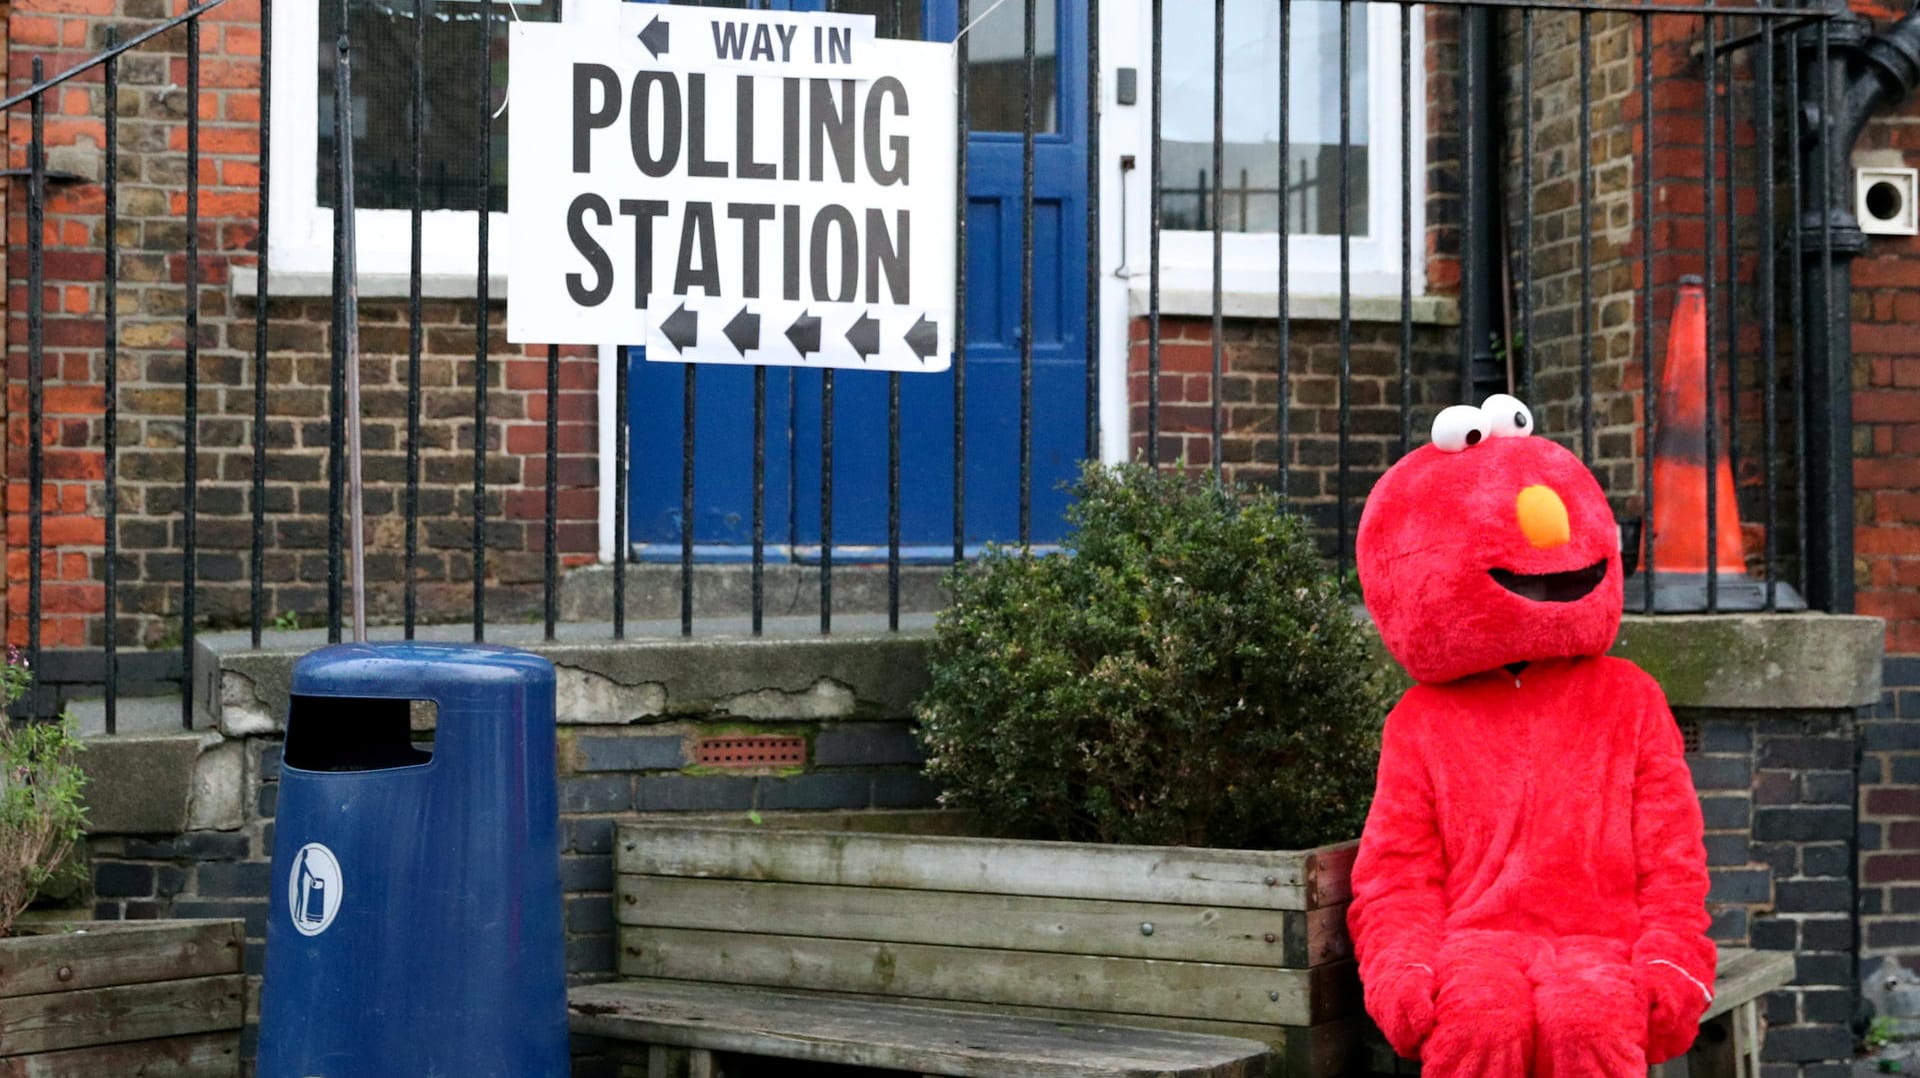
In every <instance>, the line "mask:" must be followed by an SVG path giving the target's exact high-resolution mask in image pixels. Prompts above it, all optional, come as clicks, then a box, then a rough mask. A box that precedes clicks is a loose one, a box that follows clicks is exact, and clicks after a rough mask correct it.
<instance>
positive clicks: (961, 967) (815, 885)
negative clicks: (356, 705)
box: [615, 813, 1366, 1076]
mask: <svg viewBox="0 0 1920 1078" xmlns="http://www.w3.org/2000/svg"><path fill="white" fill-rule="evenodd" d="M962 823H963V821H960V820H958V819H957V818H956V817H954V816H953V815H951V814H944V813H851V814H825V815H806V816H793V817H780V816H769V817H767V818H766V819H765V820H763V822H762V823H760V824H753V823H751V822H748V821H745V820H742V819H740V818H739V817H732V818H729V819H726V820H719V819H714V818H689V817H685V816H680V817H677V818H675V817H663V818H650V819H643V820H641V821H639V822H635V823H629V824H623V825H622V826H621V827H620V829H619V834H618V847H619V849H618V855H617V861H616V866H617V869H618V871H619V874H620V875H619V881H618V884H617V888H618V893H617V896H616V899H615V907H616V910H617V912H618V917H619V921H620V973H621V974H622V975H623V976H625V977H630V978H643V979H664V980H680V981H706V982H717V983H725V984H736V985H756V986H761V987H768V988H780V989H798V990H805V991H815V992H823V993H831V994H834V995H839V996H851V997H882V998H887V999H912V1000H920V1001H925V1002H930V1003H936V1004H939V1005H942V1006H951V1007H955V1008H960V1009H969V1010H991V1011H1005V1012H1008V1013H1019V1014H1031V1015H1046V1016H1055V1017H1060V1018H1064V1019H1070V1020H1077V1021H1097V1022H1107V1023H1114V1024H1127V1025H1138V1026H1149V1027H1158V1028H1165V1029H1180V1030H1190V1031H1193V1032H1203V1033H1218V1034H1223V1035H1228V1036H1235V1037H1246V1038H1250V1039H1253V1040H1258V1041H1262V1042H1265V1043H1267V1044H1269V1045H1272V1046H1273V1048H1274V1050H1275V1052H1276V1053H1278V1054H1279V1057H1280V1059H1281V1061H1282V1064H1283V1066H1282V1068H1281V1073H1283V1074H1286V1075H1295V1076H1299V1075H1326V1074H1338V1073H1342V1072H1343V1071H1344V1070H1345V1069H1346V1068H1347V1065H1348V1061H1349V1058H1350V1057H1351V1058H1352V1059H1353V1060H1354V1061H1355V1062H1356V1063H1357V1062H1358V1061H1359V1058H1360V1053H1359V1052H1358V1051H1357V1048H1356V1045H1357V1042H1358V1041H1359V1040H1360V1037H1361V1035H1362V1033H1363V1031H1364V1030H1365V1028H1366V1025H1365V1019H1364V1015H1363V1011H1362V1008H1361V1000H1360V986H1359V980H1358V977H1357V975H1356V972H1355V968H1354V963H1353V960H1352V953H1353V949H1352V945H1351V942H1350V941H1349V939H1348V937H1347V930H1346V910H1347V903H1348V901H1349V899H1350V897H1351V889H1350V883H1349V874H1350V872H1351V869H1352V865H1353V855H1354V851H1355V849H1356V845H1357V844H1356V843H1351V842H1349V843H1344V844H1341V845H1337V846H1328V847H1324V848H1322V849H1318V850H1303V851H1281V852H1271V853H1269V852H1259V851H1248V850H1200V849H1186V848H1179V847H1155V846H1094V845H1079V844H1069V843H1053V842H1018V841H1006V840H997V839H978V838H969V837H965V836H964V835H959V834H952V833H948V834H938V833H928V832H941V831H946V832H953V831H955V830H956V829H958V827H959V826H960V825H962Z"/></svg>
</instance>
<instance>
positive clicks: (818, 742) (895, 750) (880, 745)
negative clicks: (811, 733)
mask: <svg viewBox="0 0 1920 1078" xmlns="http://www.w3.org/2000/svg"><path fill="white" fill-rule="evenodd" d="M925 758H926V754H925V753H924V752H922V751H921V749H920V742H919V741H918V740H916V739H915V738H914V736H913V731H912V730H911V729H909V728H908V727H906V726H903V725H895V724H887V725H861V726H840V727H835V728H833V729H828V730H822V731H820V733H819V735H818V736H816V737H815V738H814V739H813V762H814V763H816V764H819V765H820V766H821V767H885V766H888V765H900V764H918V763H920V762H921V761H922V760H924V759H925Z"/></svg>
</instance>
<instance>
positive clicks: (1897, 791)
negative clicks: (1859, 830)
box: [1866, 786, 1920, 817]
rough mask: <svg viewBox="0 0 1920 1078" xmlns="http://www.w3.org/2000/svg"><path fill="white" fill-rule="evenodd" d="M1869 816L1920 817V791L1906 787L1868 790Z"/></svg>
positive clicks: (1884, 787) (1883, 787)
mask: <svg viewBox="0 0 1920 1078" xmlns="http://www.w3.org/2000/svg"><path fill="white" fill-rule="evenodd" d="M1866 814H1867V815H1868V816H1915V817H1920V790H1915V789H1908V788H1905V787H1887V786H1881V787H1874V788H1871V789H1869V790H1867V812H1866Z"/></svg>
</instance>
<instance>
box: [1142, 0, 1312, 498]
mask: <svg viewBox="0 0 1920 1078" xmlns="http://www.w3.org/2000/svg"><path fill="white" fill-rule="evenodd" d="M1163 4H1164V0H1153V5H1152V7H1153V12H1152V18H1153V27H1152V40H1151V42H1150V44H1149V50H1150V52H1151V57H1150V60H1149V66H1150V67H1151V68H1152V76H1153V77H1152V79H1151V81H1152V83H1153V94H1152V112H1153V115H1152V117H1151V118H1150V120H1149V121H1148V123H1149V131H1148V146H1149V147H1150V149H1151V150H1152V153H1151V154H1150V155H1149V156H1151V157H1152V159H1153V167H1152V171H1153V182H1152V184H1151V189H1152V191H1151V197H1150V199H1149V201H1148V203H1147V465H1148V466H1149V467H1158V466H1159V464H1160V231H1161V214H1160V198H1161V195H1162V193H1163V188H1164V187H1165V180H1166V170H1165V168H1164V166H1163V165H1162V163H1161V160H1160V156H1161V155H1160V146H1161V124H1162V122H1163V120H1164V115H1163V113H1164V106H1165V92H1164V89H1163V87H1162V86H1161V83H1162V81H1163V80H1162V77H1161V76H1162V74H1163V71H1164V68H1165V56H1164V55H1163V54H1164V52H1165V41H1164V34H1163V33H1162V26H1161V8H1162V6H1163ZM1287 12H1288V0H1280V17H1281V26H1282V27H1283V28H1284V27H1285V25H1286V17H1287ZM1285 32H1286V31H1285V30H1284V29H1282V31H1281V33H1282V35H1283V36H1284V35H1285ZM1280 55H1281V56H1282V57H1283V59H1282V60H1281V61H1280V62H1281V65H1282V66H1281V68H1280V86H1281V89H1280V96H1281V99H1282V100H1283V101H1284V100H1285V98H1286V93H1287V91H1286V84H1287V75H1286V67H1285V64H1286V60H1285V59H1284V57H1285V56H1286V50H1285V49H1284V48H1283V49H1282V50H1281V52H1280ZM1286 115H1287V112H1286V109H1284V108H1283V109H1281V110H1280V116H1281V120H1280V122H1281V124H1283V125H1284V124H1285V123H1286V122H1287V121H1286ZM1286 130H1287V129H1286V128H1285V127H1284V126H1282V127H1281V128H1280V147H1281V149H1280V153H1281V154H1282V156H1283V157H1284V155H1285V154H1286V152H1287V151H1286V143H1287V134H1286ZM1282 216H1283V217H1284V216H1285V215H1284V214H1282ZM1282 242H1283V243H1284V242H1285V240H1284V237H1283V239H1282ZM1286 261H1287V260H1286V257H1285V255H1284V254H1283V255H1282V256H1281V259H1280V264H1281V265H1283V266H1284V265H1286ZM1286 294H1287V292H1286V289H1285V288H1284V287H1282V288H1281V290H1280V295H1281V297H1282V298H1281V303H1282V304H1284V303H1285V302H1286V299H1285V297H1286ZM1283 321H1284V320H1283ZM1283 336H1284V331H1283ZM1285 407H1286V404H1285V397H1284V396H1283V397H1282V398H1281V408H1282V410H1283V411H1284V409H1285Z"/></svg>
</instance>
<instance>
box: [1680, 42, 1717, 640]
mask: <svg viewBox="0 0 1920 1078" xmlns="http://www.w3.org/2000/svg"><path fill="white" fill-rule="evenodd" d="M1704 23H1705V25H1704V26H1703V27H1702V29H1703V30H1704V31H1705V33H1706V40H1705V43H1704V46H1703V47H1704V48H1705V50H1706V52H1705V58H1704V59H1703V61H1702V64H1701V66H1702V69H1703V70H1704V72H1705V74H1706V80H1707V87H1706V90H1707V93H1706V102H1705V108H1706V113H1707V115H1706V124H1705V126H1704V127H1703V128H1702V132H1703V138H1702V140H1701V142H1702V146H1703V149H1704V151H1705V154H1706V169H1707V182H1706V191H1705V192H1704V193H1703V197H1704V199H1705V212H1704V213H1703V214H1701V219H1702V222H1703V223H1704V224H1705V226H1706V236H1705V240H1704V242H1705V245H1706V249H1705V251H1704V252H1703V257H1704V260H1705V263H1706V275H1705V278H1706V279H1705V282H1704V283H1705V286H1706V290H1707V307H1706V322H1707V330H1706V338H1707V355H1706V363H1705V364H1704V366H1705V368H1706V372H1705V377H1706V382H1707V384H1706V399H1707V417H1706V428H1707V430H1706V433H1707V464H1706V483H1707V557H1706V563H1707V613H1709V614H1711V613H1715V612H1716V611H1718V610H1719V609H1720V529H1719V520H1718V519H1717V517H1718V510H1719V505H1720V484H1719V483H1718V482H1716V481H1715V478H1714V477H1715V476H1716V475H1717V474H1718V472H1717V470H1716V469H1717V468H1718V466H1719V463H1720V413H1719V407H1718V406H1719V402H1718V400H1717V399H1716V394H1715V393H1714V369H1713V357H1714V347H1713V330H1714V325H1715V323H1716V321H1717V319H1715V318H1714V308H1715V306H1716V304H1717V303H1718V302H1719V298H1718V297H1717V296H1716V295H1715V292H1717V291H1718V285H1719V283H1720V282H1719V278H1718V267H1717V265H1716V263H1717V262H1718V259H1717V258H1715V257H1714V256H1715V248H1716V247H1717V246H1718V243H1717V242H1716V239H1717V238H1716V236H1715V235H1714V234H1715V233H1716V232H1718V231H1719V229H1718V228H1716V227H1715V225H1716V220H1715V216H1714V209H1715V206H1716V205H1717V203H1716V201H1715V199H1716V196H1717V195H1718V194H1719V181H1720V175H1719V172H1718V169H1719V157H1718V154H1716V153H1715V152H1714V151H1715V149H1716V147H1715V143H1714V137H1713V136H1714V133H1715V131H1716V130H1717V129H1718V128H1717V119H1716V106H1717V105H1718V102H1717V101H1715V98H1716V97H1718V96H1719V73H1720V59H1719V56H1718V49H1719V40H1718V32H1717V31H1716V30H1715V29H1714V20H1713V16H1711V15H1709V16H1707V17H1706V19H1705V20H1704ZM1729 171H1731V164H1729ZM1669 347H1671V346H1669Z"/></svg>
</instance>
